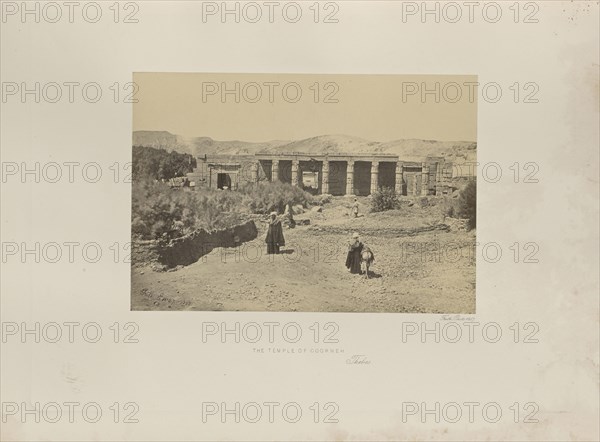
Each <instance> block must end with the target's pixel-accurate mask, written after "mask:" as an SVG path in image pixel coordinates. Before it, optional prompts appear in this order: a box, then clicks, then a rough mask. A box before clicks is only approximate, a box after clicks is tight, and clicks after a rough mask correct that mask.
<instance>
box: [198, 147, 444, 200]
mask: <svg viewBox="0 0 600 442" xmlns="http://www.w3.org/2000/svg"><path fill="white" fill-rule="evenodd" d="M451 176H452V164H451V163H449V162H446V161H444V159H443V158H442V157H427V158H425V159H424V160H423V161H421V162H414V161H402V160H400V158H399V157H398V156H396V155H389V154H341V153H340V154H324V155H314V154H304V153H301V152H289V153H278V154H272V153H257V154H255V155H212V156H205V157H199V158H198V159H197V167H196V169H195V170H194V171H193V172H191V173H189V174H188V178H189V180H190V181H191V182H192V183H193V184H192V185H193V186H195V187H201V186H205V187H210V188H213V189H231V190H236V189H238V188H239V186H242V185H244V184H246V183H257V182H261V181H282V182H285V183H289V184H292V185H294V186H299V187H301V188H303V189H304V190H306V191H308V192H311V193H314V194H331V195H350V196H352V195H356V196H368V195H370V194H372V193H373V192H375V191H377V189H379V188H382V187H390V188H393V189H395V191H396V194H397V195H408V196H430V195H443V194H444V193H447V192H448V188H449V187H448V184H449V178H451Z"/></svg>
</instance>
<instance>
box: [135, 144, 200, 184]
mask: <svg viewBox="0 0 600 442" xmlns="http://www.w3.org/2000/svg"><path fill="white" fill-rule="evenodd" d="M194 167H196V159H195V158H194V157H193V156H192V155H189V154H184V153H179V152H175V151H171V152H167V151H166V150H164V149H155V148H153V147H144V146H133V153H132V174H133V180H134V181H138V180H142V179H147V178H151V179H156V180H161V179H165V180H168V179H171V178H174V177H178V176H184V175H185V174H186V173H188V172H192V171H193V170H194Z"/></svg>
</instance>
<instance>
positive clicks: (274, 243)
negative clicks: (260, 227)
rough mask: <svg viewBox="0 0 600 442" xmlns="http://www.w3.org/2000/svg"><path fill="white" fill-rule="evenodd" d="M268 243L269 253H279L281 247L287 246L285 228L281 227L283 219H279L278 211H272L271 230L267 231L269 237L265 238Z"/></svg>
mask: <svg viewBox="0 0 600 442" xmlns="http://www.w3.org/2000/svg"><path fill="white" fill-rule="evenodd" d="M265 242H266V243H267V253H268V254H274V253H279V248H280V247H281V246H285V239H284V238H283V228H282V227H281V221H279V220H278V219H277V212H271V219H270V220H269V230H268V231H267V237H266V238H265Z"/></svg>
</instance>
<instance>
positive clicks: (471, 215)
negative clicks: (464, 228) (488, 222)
mask: <svg viewBox="0 0 600 442" xmlns="http://www.w3.org/2000/svg"><path fill="white" fill-rule="evenodd" d="M458 216H459V217H460V218H467V219H468V220H469V228H470V229H474V228H475V227H476V225H477V222H476V221H477V220H476V217H477V182H476V181H475V180H471V181H469V182H468V183H467V185H466V186H465V187H464V189H463V190H462V191H461V192H460V195H459V197H458Z"/></svg>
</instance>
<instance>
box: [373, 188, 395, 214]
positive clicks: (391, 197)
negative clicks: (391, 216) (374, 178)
mask: <svg viewBox="0 0 600 442" xmlns="http://www.w3.org/2000/svg"><path fill="white" fill-rule="evenodd" d="M399 205H400V202H399V201H398V197H397V196H396V191H395V190H394V189H393V188H391V187H381V188H380V189H379V190H378V191H377V192H374V193H373V195H372V199H371V211H372V212H383V211H384V210H392V209H396V208H398V207H399Z"/></svg>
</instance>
